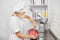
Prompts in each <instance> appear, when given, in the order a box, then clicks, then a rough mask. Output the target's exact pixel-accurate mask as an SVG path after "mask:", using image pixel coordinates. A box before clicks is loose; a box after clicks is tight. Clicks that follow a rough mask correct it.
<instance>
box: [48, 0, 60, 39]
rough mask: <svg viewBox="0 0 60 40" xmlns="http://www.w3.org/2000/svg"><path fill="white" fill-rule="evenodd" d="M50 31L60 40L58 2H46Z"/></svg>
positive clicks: (53, 0) (58, 0) (59, 8)
mask: <svg viewBox="0 0 60 40" xmlns="http://www.w3.org/2000/svg"><path fill="white" fill-rule="evenodd" d="M48 16H49V22H50V29H51V30H52V32H53V33H54V34H55V35H56V37H57V38H59V39H60V0H49V1H48Z"/></svg>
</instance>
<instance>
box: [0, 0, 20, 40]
mask: <svg viewBox="0 0 60 40" xmlns="http://www.w3.org/2000/svg"><path fill="white" fill-rule="evenodd" d="M18 1H19V0H1V1H0V40H8V36H9V32H8V31H9V28H8V19H9V17H10V15H11V13H12V10H13V7H14V5H15V3H17V2H18Z"/></svg>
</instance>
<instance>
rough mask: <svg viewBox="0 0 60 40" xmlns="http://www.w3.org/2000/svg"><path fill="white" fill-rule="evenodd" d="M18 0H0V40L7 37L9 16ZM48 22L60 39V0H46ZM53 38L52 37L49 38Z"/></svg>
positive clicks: (5, 39) (4, 39)
mask: <svg viewBox="0 0 60 40" xmlns="http://www.w3.org/2000/svg"><path fill="white" fill-rule="evenodd" d="M19 1H20V0H0V40H8V38H9V32H10V31H9V27H8V26H9V25H8V23H9V22H8V21H9V17H10V15H11V14H12V11H13V8H14V6H15V4H16V3H17V2H19ZM36 1H37V0H36ZM48 22H49V24H50V27H49V29H50V30H51V31H52V33H53V34H54V35H55V36H56V37H57V39H56V40H59V39H60V0H48ZM50 40H54V39H50Z"/></svg>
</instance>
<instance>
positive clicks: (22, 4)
mask: <svg viewBox="0 0 60 40" xmlns="http://www.w3.org/2000/svg"><path fill="white" fill-rule="evenodd" d="M24 8H25V2H18V3H17V4H16V5H15V7H14V9H13V12H24Z"/></svg>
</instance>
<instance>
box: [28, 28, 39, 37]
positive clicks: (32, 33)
mask: <svg viewBox="0 0 60 40" xmlns="http://www.w3.org/2000/svg"><path fill="white" fill-rule="evenodd" d="M29 35H30V36H33V37H38V36H39V32H38V30H36V29H30V30H29Z"/></svg>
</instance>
